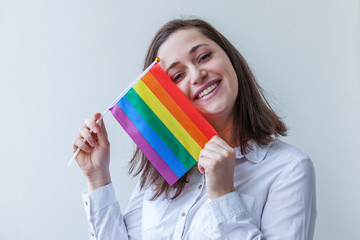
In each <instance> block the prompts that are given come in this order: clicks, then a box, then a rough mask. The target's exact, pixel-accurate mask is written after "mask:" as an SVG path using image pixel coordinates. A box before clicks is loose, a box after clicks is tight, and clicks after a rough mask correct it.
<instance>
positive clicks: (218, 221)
mask: <svg viewBox="0 0 360 240" xmlns="http://www.w3.org/2000/svg"><path fill="white" fill-rule="evenodd" d="M209 206H210V215H209V216H210V218H209V219H210V221H211V225H212V230H213V231H212V232H213V236H212V239H229V240H231V239H242V240H250V239H251V240H260V239H266V240H289V239H292V240H311V239H313V234H314V226H315V219H316V199H315V172H314V168H313V165H312V162H311V160H310V159H303V160H298V161H293V162H292V163H291V164H290V165H289V166H288V167H287V168H285V169H284V170H283V172H282V173H281V174H280V175H279V176H278V177H277V179H276V180H275V181H274V183H273V184H272V186H271V188H270V190H269V193H268V199H267V201H266V203H265V206H264V209H263V214H262V218H261V223H260V224H261V227H260V228H259V227H257V225H256V224H254V222H253V220H252V217H251V215H250V213H249V212H248V210H247V209H246V207H245V204H244V202H243V199H242V197H241V195H240V194H239V193H238V192H232V193H229V194H226V195H224V196H222V197H220V198H218V199H216V200H214V201H212V202H210V203H209Z"/></svg>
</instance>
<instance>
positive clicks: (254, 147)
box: [235, 142, 273, 163]
mask: <svg viewBox="0 0 360 240" xmlns="http://www.w3.org/2000/svg"><path fill="white" fill-rule="evenodd" d="M272 143H273V142H270V143H269V144H267V145H264V146H260V145H258V144H257V143H255V142H251V143H250V146H251V150H250V151H249V152H248V153H246V154H245V155H243V154H242V153H241V151H240V146H239V147H236V148H235V153H236V159H240V158H242V157H245V158H246V159H247V160H249V161H250V162H252V163H260V162H262V161H263V160H264V159H265V156H266V154H267V152H268V151H269V148H270V146H271V144H272Z"/></svg>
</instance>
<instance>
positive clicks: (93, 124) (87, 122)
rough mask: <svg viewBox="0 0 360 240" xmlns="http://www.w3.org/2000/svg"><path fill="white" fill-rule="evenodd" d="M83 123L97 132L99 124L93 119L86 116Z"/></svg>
mask: <svg viewBox="0 0 360 240" xmlns="http://www.w3.org/2000/svg"><path fill="white" fill-rule="evenodd" d="M84 124H85V126H86V127H87V128H89V129H90V130H91V131H92V132H94V133H98V132H99V130H100V128H99V126H98V125H97V124H96V120H95V119H91V118H86V119H85V121H84Z"/></svg>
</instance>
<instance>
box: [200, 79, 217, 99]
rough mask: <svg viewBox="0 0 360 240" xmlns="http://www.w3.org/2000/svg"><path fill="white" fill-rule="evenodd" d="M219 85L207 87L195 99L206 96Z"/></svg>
mask: <svg viewBox="0 0 360 240" xmlns="http://www.w3.org/2000/svg"><path fill="white" fill-rule="evenodd" d="M218 85H219V83H214V84H212V85H211V86H209V87H207V88H206V89H204V90H203V91H202V92H201V93H199V95H198V97H197V98H202V97H204V96H206V95H208V94H209V93H211V92H212V91H213V90H214V89H215V88H216V87H217V86H218Z"/></svg>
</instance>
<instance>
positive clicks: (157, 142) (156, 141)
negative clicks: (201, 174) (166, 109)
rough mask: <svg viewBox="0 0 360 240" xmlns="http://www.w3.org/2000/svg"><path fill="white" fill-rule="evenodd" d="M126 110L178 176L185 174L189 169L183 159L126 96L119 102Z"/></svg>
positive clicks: (142, 133)
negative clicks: (170, 147) (168, 145)
mask: <svg viewBox="0 0 360 240" xmlns="http://www.w3.org/2000/svg"><path fill="white" fill-rule="evenodd" d="M117 104H118V106H119V107H120V108H121V109H122V110H123V111H124V113H125V114H126V115H127V116H128V118H129V119H130V120H131V122H132V123H133V124H134V125H135V126H136V128H137V129H138V131H139V132H140V133H141V135H143V137H144V138H145V139H146V141H148V143H149V144H150V145H151V146H152V147H153V148H154V150H155V151H156V152H157V153H158V154H159V156H160V157H161V158H162V159H163V160H164V161H165V162H166V164H167V165H168V166H169V167H170V168H171V170H173V171H174V173H175V174H176V176H177V177H179V178H180V177H181V176H183V175H184V174H185V173H186V172H187V171H188V170H187V169H186V168H185V167H184V165H183V164H182V163H181V161H180V160H179V159H178V158H177V157H176V156H175V155H174V153H173V152H172V151H171V150H170V149H169V148H168V147H167V146H166V144H165V143H164V142H163V141H162V140H161V139H160V137H159V136H158V135H157V134H156V133H155V132H154V130H153V129H152V128H151V127H150V126H149V125H148V124H147V122H146V121H145V120H144V119H143V118H142V117H141V115H140V114H139V113H138V112H137V111H136V109H135V108H134V106H133V105H132V104H131V103H130V101H129V100H128V99H127V98H126V97H125V96H124V97H122V98H121V99H120V100H119V102H118V103H117Z"/></svg>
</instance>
